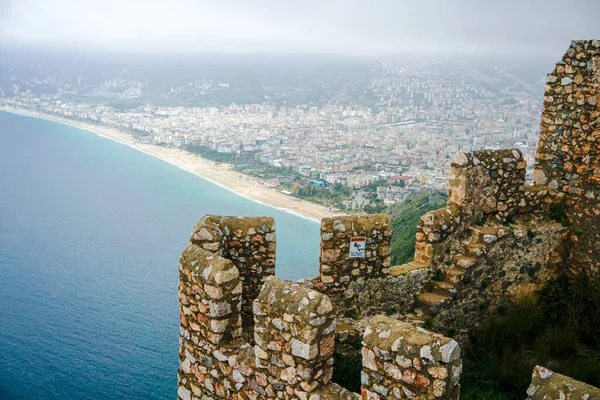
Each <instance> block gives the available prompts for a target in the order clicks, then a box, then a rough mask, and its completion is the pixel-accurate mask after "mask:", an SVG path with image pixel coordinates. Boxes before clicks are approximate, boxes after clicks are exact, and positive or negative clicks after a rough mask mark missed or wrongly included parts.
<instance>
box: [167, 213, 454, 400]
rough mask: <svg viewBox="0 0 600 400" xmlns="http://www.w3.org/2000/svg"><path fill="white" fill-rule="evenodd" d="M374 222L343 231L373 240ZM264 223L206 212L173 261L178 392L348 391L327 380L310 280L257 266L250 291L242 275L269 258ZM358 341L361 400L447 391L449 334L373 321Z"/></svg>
mask: <svg viewBox="0 0 600 400" xmlns="http://www.w3.org/2000/svg"><path fill="white" fill-rule="evenodd" d="M384 220H387V217H383V216H375V217H372V218H367V219H365V221H364V222H369V224H368V225H365V224H362V225H361V224H357V225H356V226H361V227H362V228H363V229H362V230H358V231H356V230H353V231H350V232H349V234H352V232H360V234H366V235H367V236H372V237H373V238H379V236H381V238H383V236H385V235H384V232H385V227H384V226H383V221H384ZM272 222H273V221H272V219H269V218H262V217H261V218H231V217H216V216H207V217H204V218H203V219H202V220H201V221H200V222H199V223H198V225H197V226H196V227H195V229H194V231H193V233H192V235H191V239H190V244H189V246H188V247H187V248H186V249H185V250H184V252H183V254H182V256H181V260H180V265H179V272H180V283H179V303H180V320H181V325H180V349H179V356H180V368H179V387H178V397H179V398H180V399H182V400H188V399H189V400H191V399H215V398H221V399H271V398H272V399H275V398H283V399H310V400H318V399H323V400H325V399H356V398H358V396H359V395H358V394H357V393H351V392H349V391H347V390H345V389H344V388H342V387H340V386H338V385H337V384H335V383H333V382H331V377H332V374H333V368H334V358H333V356H334V353H335V347H336V325H337V313H336V310H335V306H334V304H333V303H332V301H331V300H330V298H329V297H328V296H327V295H326V294H324V293H321V292H319V291H317V290H315V289H313V288H311V287H310V285H304V284H301V283H294V282H289V281H283V280H280V279H278V278H276V277H274V276H272V272H273V270H272V269H267V270H265V271H263V272H265V273H264V274H263V275H261V279H262V280H263V281H264V283H263V284H262V285H261V288H260V290H259V291H258V292H257V291H256V290H255V289H256V282H257V281H256V280H249V279H247V277H246V279H244V274H245V273H248V271H249V270H248V265H244V263H251V262H252V260H255V259H261V258H262V259H263V260H267V261H268V260H272V259H274V257H275V254H274V250H273V251H271V250H269V249H268V246H267V247H265V246H259V245H258V244H259V243H261V244H264V243H268V244H273V246H274V244H275V232H274V224H273V223H272ZM355 222H358V221H355ZM337 225H339V223H338V224H337ZM365 226H368V227H369V229H365ZM386 226H387V231H388V232H389V224H387V225H386ZM356 229H358V228H356ZM374 231H377V232H379V234H378V235H374V236H373V232H374ZM257 236H258V237H260V238H261V239H263V242H261V240H260V239H259V238H258V237H257ZM388 236H389V235H388ZM381 238H380V239H381ZM338 239H340V240H341V239H342V238H341V237H338ZM238 243H239V244H238ZM379 246H380V245H378V246H377V247H373V245H372V243H371V242H370V241H369V245H368V246H367V248H369V249H371V250H372V249H375V250H376V251H375V253H376V254H379ZM211 250H212V251H211ZM348 251H349V250H348ZM387 251H388V252H389V249H388V250H387ZM250 255H252V256H253V258H251V257H250ZM229 257H232V258H229ZM242 257H243V258H242ZM250 265H254V264H250ZM374 265H376V266H379V267H382V265H380V264H378V263H377V262H376V263H375V264H374ZM364 269H365V270H367V267H366V266H365V268H364ZM260 271H261V270H259V269H257V271H256V272H257V273H258V272H260ZM372 272H373V271H372V270H370V271H369V273H372ZM380 273H383V272H380ZM380 273H374V274H373V276H379V274H380ZM245 304H252V306H251V310H250V314H249V317H252V324H251V325H249V324H248V323H247V322H244V318H243V317H244V311H245V309H244V305H245ZM250 329H251V331H250ZM250 335H252V337H251V338H250ZM364 344H365V347H364V348H363V353H364V354H365V355H366V357H365V361H364V363H363V387H362V396H363V398H368V399H378V398H380V397H379V395H378V394H377V393H379V394H382V393H388V392H389V393H396V394H398V396H405V395H408V394H410V396H411V397H413V398H417V399H418V398H422V399H426V398H430V395H431V394H432V393H433V394H435V398H439V399H455V398H457V396H458V390H459V387H458V376H459V375H460V365H461V362H460V349H459V346H458V343H457V342H455V341H454V340H452V339H449V338H445V337H443V336H442V335H438V334H433V333H431V332H428V331H425V330H424V329H422V328H418V327H415V326H413V325H410V324H407V323H403V322H401V321H398V320H394V319H390V318H384V319H381V318H379V319H374V320H373V321H372V322H371V323H370V324H369V325H368V326H367V331H365V334H364ZM371 355H372V356H371ZM414 357H417V358H414ZM413 358H414V360H415V361H413ZM426 368H427V369H426ZM424 369H426V370H424ZM378 371H379V372H378ZM379 374H383V375H382V376H384V380H381V379H380V378H379V376H380V375H379ZM382 395H383V396H385V394H382ZM365 396H366V397H365ZM399 398H400V397H399Z"/></svg>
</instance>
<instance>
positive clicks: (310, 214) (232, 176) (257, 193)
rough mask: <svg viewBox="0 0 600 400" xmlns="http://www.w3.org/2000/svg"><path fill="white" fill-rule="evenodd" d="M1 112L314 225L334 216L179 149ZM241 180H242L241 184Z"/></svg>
mask: <svg viewBox="0 0 600 400" xmlns="http://www.w3.org/2000/svg"><path fill="white" fill-rule="evenodd" d="M0 111H5V112H8V113H11V114H17V115H22V116H26V117H31V118H39V119H44V120H47V121H52V122H56V123H60V124H63V125H68V126H71V127H74V128H77V129H82V130H86V131H88V132H90V133H93V134H95V135H97V136H100V137H102V138H105V139H110V140H113V141H114V142H117V143H121V144H123V145H125V146H128V147H131V148H132V149H135V150H137V151H140V152H142V153H145V154H147V155H149V156H152V157H155V158H157V159H159V160H162V161H164V162H167V163H169V164H171V165H173V166H175V167H178V168H181V169H182V170H184V171H187V172H190V173H192V174H194V175H196V176H198V177H200V178H202V179H204V180H206V181H208V182H210V183H212V184H214V185H217V186H219V187H221V188H223V189H226V190H229V191H231V192H233V193H235V194H237V195H238V196H241V197H244V198H246V199H248V200H252V201H254V202H256V203H259V204H261V205H264V206H267V207H271V208H274V209H276V210H279V211H283V212H287V213H290V214H293V215H296V216H299V217H302V218H306V219H309V220H312V221H315V222H320V220H321V219H322V218H324V217H329V216H334V215H336V214H335V213H331V212H329V211H327V208H326V207H324V206H321V205H319V204H315V203H311V202H309V201H307V200H302V199H297V198H294V197H290V196H287V195H285V194H283V193H281V192H279V191H278V190H276V189H271V188H267V187H265V186H263V185H262V184H260V183H259V182H258V178H255V177H252V176H250V175H246V174H243V173H240V172H236V171H233V170H232V169H231V165H230V164H221V163H216V162H213V161H210V160H207V159H205V158H202V157H200V156H198V155H195V154H192V153H189V152H186V151H184V150H181V149H175V148H167V147H162V146H156V145H151V144H141V143H137V142H136V141H135V140H134V139H133V137H132V136H131V135H129V134H126V133H124V132H122V131H120V130H117V129H116V128H111V127H105V126H95V125H91V124H88V123H85V122H79V121H74V120H70V119H67V118H62V117H57V116H54V115H49V114H43V113H39V112H37V111H31V110H24V109H18V108H12V107H4V106H0ZM240 179H241V180H240Z"/></svg>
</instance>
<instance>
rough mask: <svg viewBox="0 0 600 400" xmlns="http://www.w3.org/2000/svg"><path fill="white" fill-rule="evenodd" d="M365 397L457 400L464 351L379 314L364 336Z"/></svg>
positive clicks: (454, 344) (435, 335)
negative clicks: (461, 353) (461, 352)
mask: <svg viewBox="0 0 600 400" xmlns="http://www.w3.org/2000/svg"><path fill="white" fill-rule="evenodd" d="M362 356H363V369H362V373H361V375H362V378H361V380H362V398H363V399H368V400H378V399H404V398H408V399H422V400H425V399H458V398H459V392H460V385H459V384H458V380H459V377H460V373H461V371H462V361H461V359H460V347H459V345H458V343H457V342H456V341H454V340H452V339H448V338H446V337H443V336H442V335H437V334H434V333H431V332H429V331H426V330H424V329H421V328H416V327H414V326H413V325H411V324H407V323H403V322H400V321H398V320H395V319H391V318H387V317H383V316H378V317H375V318H373V320H372V321H371V323H370V324H369V326H368V327H367V329H366V331H365V333H364V338H363V348H362Z"/></svg>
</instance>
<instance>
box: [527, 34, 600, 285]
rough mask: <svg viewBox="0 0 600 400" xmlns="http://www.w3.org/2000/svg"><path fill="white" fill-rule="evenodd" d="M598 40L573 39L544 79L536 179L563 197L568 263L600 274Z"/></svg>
mask: <svg viewBox="0 0 600 400" xmlns="http://www.w3.org/2000/svg"><path fill="white" fill-rule="evenodd" d="M599 85H600V41H599V40H585V41H584V40H578V41H573V42H572V43H571V46H570V47H569V49H568V50H567V53H566V54H565V55H564V56H563V58H562V60H561V61H559V62H558V63H557V64H556V68H555V69H554V71H553V72H551V73H550V74H549V75H548V77H547V79H546V88H545V90H546V94H545V97H544V107H543V110H542V122H541V126H540V140H539V144H538V152H537V155H536V165H535V171H534V179H535V183H536V184H538V185H543V186H548V187H550V188H552V189H555V190H557V191H559V192H562V193H563V194H564V195H565V200H564V201H565V205H566V206H567V216H568V217H569V219H570V220H571V222H572V223H573V227H572V234H571V237H570V239H571V242H572V246H571V247H572V249H573V251H572V253H571V257H570V263H572V264H574V265H577V266H578V267H579V269H580V270H581V271H583V272H585V273H588V274H590V275H592V276H600V229H598V226H600V119H599V117H600V108H599V99H600V90H599V87H600V86H599Z"/></svg>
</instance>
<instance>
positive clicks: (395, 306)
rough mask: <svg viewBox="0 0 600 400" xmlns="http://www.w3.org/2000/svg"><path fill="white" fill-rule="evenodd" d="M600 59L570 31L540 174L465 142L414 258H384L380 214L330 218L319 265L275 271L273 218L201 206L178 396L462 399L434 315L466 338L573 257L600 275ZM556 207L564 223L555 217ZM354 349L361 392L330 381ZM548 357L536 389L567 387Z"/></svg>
mask: <svg viewBox="0 0 600 400" xmlns="http://www.w3.org/2000/svg"><path fill="white" fill-rule="evenodd" d="M598 66H599V50H598V41H586V42H573V44H572V46H571V48H570V49H569V52H568V53H567V55H565V58H564V59H563V61H562V62H561V63H559V64H557V68H556V69H555V71H554V72H553V73H552V74H550V75H549V78H548V85H547V87H546V94H547V96H546V99H545V102H544V112H543V116H542V129H541V130H542V132H541V136H540V150H539V151H538V156H537V159H536V167H535V168H536V169H535V185H533V186H526V182H525V170H526V163H525V161H524V160H523V156H522V154H521V153H520V152H519V151H518V150H494V151H489V150H488V151H479V152H472V153H462V152H460V153H458V154H457V155H456V157H455V158H454V159H453V161H452V176H451V179H450V180H449V198H448V203H447V205H446V207H445V208H443V209H440V210H436V211H433V212H429V213H426V214H425V215H423V216H422V217H421V219H420V221H419V223H418V227H417V235H416V247H415V257H414V261H412V262H410V263H407V264H404V265H400V266H391V265H390V256H389V254H390V239H391V234H392V232H391V225H390V222H389V218H388V217H387V216H386V215H384V214H379V215H372V216H346V217H333V218H325V219H324V220H323V221H322V223H321V253H320V260H319V276H318V277H315V278H313V279H306V280H302V281H300V282H297V283H292V282H287V281H281V280H279V279H277V278H275V277H274V276H273V275H274V273H275V258H276V254H275V247H276V235H275V222H274V220H273V219H272V218H267V217H256V218H240V217H220V216H206V217H204V218H203V219H202V220H201V221H200V222H199V223H198V225H197V226H196V227H195V228H194V231H193V233H192V235H191V239H190V244H189V246H188V247H187V248H186V250H185V251H184V252H183V255H182V257H181V261H180V267H179V269H180V282H179V299H180V319H181V326H180V352H179V353H180V354H179V355H180V368H179V390H178V396H179V398H180V399H182V400H192V399H219V398H222V399H276V398H277V399H307V400H320V399H322V400H327V399H356V398H359V397H362V399H370V400H374V399H388V398H414V399H456V398H458V393H459V388H460V387H459V385H458V378H459V375H460V369H461V362H460V355H459V354H460V352H459V347H458V342H456V341H454V340H452V339H450V338H446V337H444V336H441V335H439V334H434V333H431V332H429V331H427V330H425V329H423V328H422V326H423V325H424V324H425V322H427V323H428V326H430V327H434V328H435V329H439V330H440V331H443V332H446V333H448V334H450V333H449V332H454V333H455V334H456V338H457V340H459V341H461V342H462V340H463V339H464V338H465V336H464V333H467V332H469V330H471V329H473V328H475V327H476V326H477V324H478V323H479V321H481V320H482V319H483V318H485V316H486V315H490V314H491V313H493V312H494V311H495V309H496V307H498V306H499V305H500V304H502V302H503V301H506V300H507V299H508V300H510V299H514V298H519V297H522V296H527V295H530V294H531V293H533V292H535V291H536V290H537V289H539V288H540V287H541V286H543V285H544V283H545V282H546V281H547V280H548V279H550V278H551V277H552V276H555V275H556V274H557V273H559V272H560V271H565V270H567V267H572V268H570V271H571V272H575V273H580V272H584V273H587V274H589V275H591V276H595V277H598V276H600V274H599V270H598V268H599V263H600V237H599V235H600V232H599V231H598V226H600V220H599V218H600V208H599V203H598V201H599V196H600V188H599V187H598V183H599V182H600V179H597V178H598V174H600V167H599V165H600V159H599V157H598V151H599V149H600V144H599V143H600V134H599V133H598V132H600V131H599V130H598V126H597V123H598V117H599V114H598V107H597V104H598V103H597V89H598ZM562 209H564V210H566V216H567V217H568V219H569V221H570V222H571V225H570V226H565V225H568V224H564V223H561V222H557V221H556V220H554V219H553V218H551V217H552V216H553V214H556V212H559V213H560V210H562ZM554 217H556V216H555V215H554ZM384 313H385V314H388V315H392V316H394V317H395V318H388V317H381V316H378V317H375V318H372V317H373V316H374V315H377V314H384ZM452 336H454V334H452ZM358 340H360V341H361V342H362V346H361V347H360V348H359V349H357V346H356V344H357V341H358ZM347 352H360V353H361V354H362V358H363V361H362V380H361V387H362V389H361V394H360V395H359V394H357V393H351V392H349V391H347V390H345V389H343V388H341V387H340V386H338V385H336V384H335V383H332V382H331V377H332V371H333V370H334V369H335V362H334V354H337V355H338V356H343V355H345V354H346V353H347ZM540 371H541V372H540ZM544 371H545V370H543V369H541V367H540V368H537V369H536V371H534V380H533V381H534V382H533V383H532V388H530V391H531V393H528V394H529V395H530V398H544V397H539V396H540V393H550V394H552V395H554V394H557V395H560V393H559V392H556V391H554V390H555V389H556V388H555V387H554V386H552V385H554V383H552V382H554V381H555V380H556V379H558V378H556V377H555V378H553V379H554V380H552V379H550V380H548V379H547V378H548V377H550V376H551V375H548V374H547V373H545V372H544ZM536 374H537V375H536ZM542 375H543V376H542ZM555 376H557V374H555ZM560 379H562V378H560ZM548 382H550V383H548ZM561 382H562V381H561ZM575 387H576V388H579V387H580V386H577V385H576V386H575ZM584 389H585V390H587V388H584ZM561 390H562V389H561ZM577 390H579V389H577ZM563 393H566V392H564V391H563ZM577 393H578V392H577ZM586 393H587V392H586ZM593 393H595V392H593ZM536 396H537V397H536Z"/></svg>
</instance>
